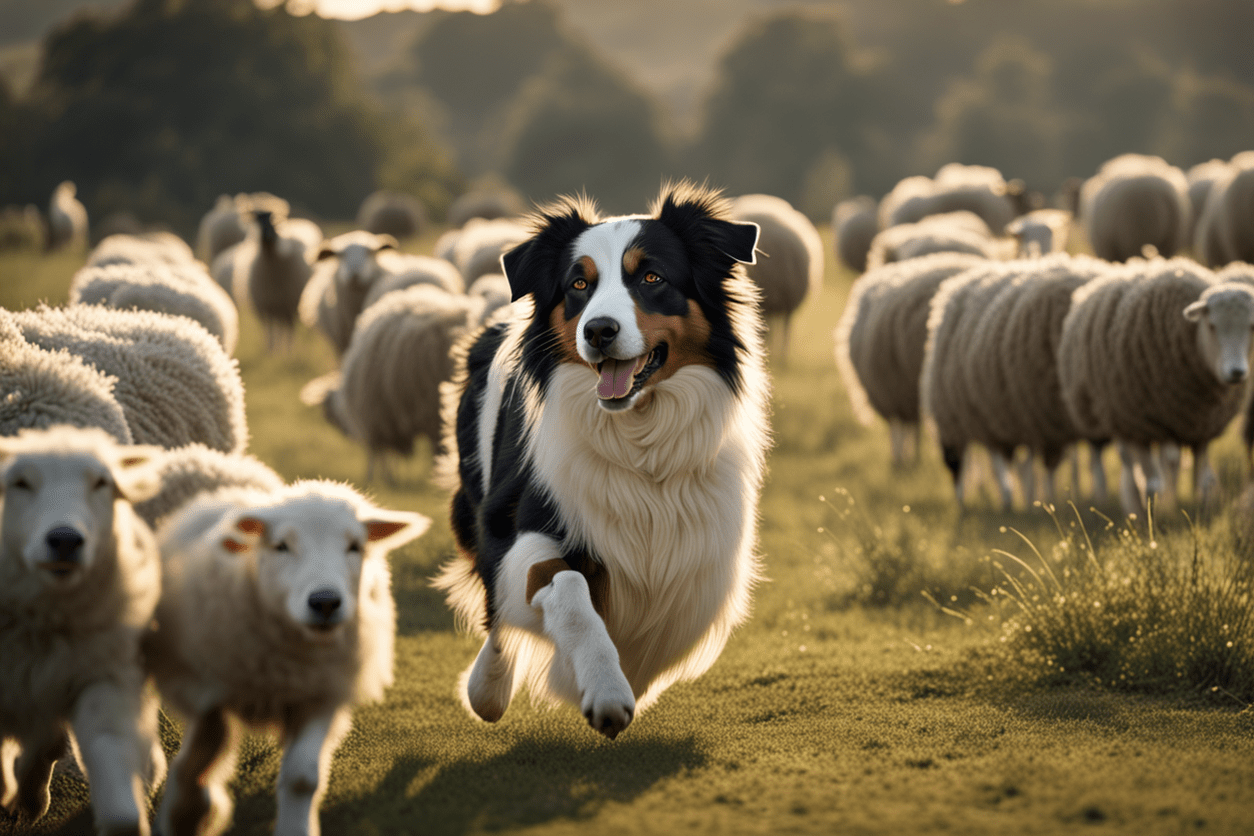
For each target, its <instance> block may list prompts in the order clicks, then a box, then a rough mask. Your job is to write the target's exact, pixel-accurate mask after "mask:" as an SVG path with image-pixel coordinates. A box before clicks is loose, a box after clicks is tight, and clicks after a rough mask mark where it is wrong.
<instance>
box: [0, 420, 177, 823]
mask: <svg viewBox="0 0 1254 836" xmlns="http://www.w3.org/2000/svg"><path fill="white" fill-rule="evenodd" d="M159 454H160V451H158V450H155V449H154V448H149V447H134V446H123V445H118V444H116V443H115V441H114V439H112V438H111V437H110V436H109V435H108V434H107V433H105V432H104V431H103V430H100V429H76V428H72V427H54V428H52V429H48V430H39V431H34V430H25V431H23V432H21V433H20V434H19V435H17V436H16V437H13V438H3V439H0V485H3V491H2V492H3V497H4V503H3V517H2V519H0V577H2V578H3V580H2V581H0V611H2V612H4V618H3V619H0V670H3V671H4V676H3V677H0V705H3V706H4V710H3V711H0V738H4V739H5V740H6V742H8V741H10V740H16V742H18V743H19V744H20V746H21V750H22V754H21V756H20V757H19V758H18V759H17V762H16V764H14V763H13V761H12V756H13V752H14V747H11V746H8V745H6V746H4V747H3V748H4V752H5V756H4V763H3V764H0V801H2V802H3V804H4V806H5V807H7V808H9V809H13V808H14V807H16V808H17V809H18V810H20V811H21V812H22V813H24V814H25V815H26V816H27V817H29V818H30V819H38V818H39V817H41V816H43V814H44V813H46V812H47V810H48V805H49V801H50V797H49V785H50V782H51V778H52V767H53V764H54V763H55V762H56V761H57V759H58V758H60V757H62V756H63V755H65V754H67V752H68V751H69V750H70V735H71V734H72V735H73V738H74V740H75V741H76V743H77V745H76V746H75V747H74V750H75V754H76V755H77V756H78V757H79V760H80V766H81V768H82V771H83V773H84V774H85V775H86V777H87V779H88V783H89V787H90V791H91V806H92V810H93V812H94V816H95V821H96V828H97V831H98V832H99V833H102V834H123V833H125V834H147V833H148V817H147V814H146V810H145V806H146V805H145V794H146V789H148V788H151V787H152V786H154V785H155V784H157V783H160V781H161V780H162V778H163V777H164V774H165V756H164V754H163V753H162V750H161V746H160V744H159V743H158V739H157V713H158V703H157V700H156V696H155V694H153V693H152V690H151V688H148V687H146V684H145V673H144V670H143V665H142V661H141V655H140V641H141V637H142V635H143V632H144V630H145V629H146V628H147V627H148V624H149V622H150V621H151V619H152V616H153V612H154V609H155V607H156V604H157V599H158V596H159V595H160V594H161V571H160V558H159V556H158V553H157V545H156V542H155V540H154V538H153V535H152V532H151V531H150V530H149V529H148V527H147V526H146V525H144V523H143V522H142V521H140V520H139V519H138V518H137V517H136V516H135V514H134V512H133V511H132V510H131V505H130V503H131V502H134V501H138V500H140V499H143V498H144V497H145V496H147V495H149V494H150V493H151V492H152V491H154V490H155V489H156V487H157V482H156V479H155V478H154V475H153V473H152V468H151V464H152V462H153V461H155V460H156V459H157V458H158V457H159ZM14 779H16V780H14Z"/></svg>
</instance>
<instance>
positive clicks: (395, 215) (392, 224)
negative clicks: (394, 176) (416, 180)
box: [357, 191, 429, 239]
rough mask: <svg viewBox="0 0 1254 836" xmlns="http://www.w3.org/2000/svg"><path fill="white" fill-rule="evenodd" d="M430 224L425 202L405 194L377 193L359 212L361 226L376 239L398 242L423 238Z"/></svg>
mask: <svg viewBox="0 0 1254 836" xmlns="http://www.w3.org/2000/svg"><path fill="white" fill-rule="evenodd" d="M428 223H429V222H428V220H427V209H426V207H425V206H423V205H422V202H421V201H419V200H418V199H417V198H416V197H413V196H412V195H407V194H402V193H401V192H389V191H377V192H374V193H372V194H371V195H369V196H368V197H367V198H366V199H365V200H363V201H362V202H361V208H360V209H358V210H357V226H359V227H361V228H362V229H364V230H366V231H367V232H371V233H374V234H375V235H390V236H392V237H393V238H396V239H402V238H412V237H414V236H415V235H421V234H422V232H423V231H424V230H425V229H426V228H427V226H428Z"/></svg>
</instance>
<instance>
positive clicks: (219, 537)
mask: <svg viewBox="0 0 1254 836" xmlns="http://www.w3.org/2000/svg"><path fill="white" fill-rule="evenodd" d="M429 524H430V520H428V519H427V518H426V517H424V516H422V515H421V514H415V513H408V512H402V511H386V510H383V509H380V508H377V507H375V506H374V505H372V504H371V503H370V502H369V501H368V500H366V499H365V498H364V497H363V496H361V494H359V493H357V492H356V491H354V490H353V489H352V488H350V487H348V486H347V485H340V484H335V483H331V482H297V483H296V484H294V485H292V486H291V487H289V488H282V489H279V490H277V491H274V492H261V491H249V490H243V489H238V488H236V489H227V490H224V491H219V492H216V493H212V494H205V495H202V496H201V497H199V498H197V499H195V500H193V501H192V502H191V503H189V504H188V505H186V506H184V508H183V509H182V510H181V511H179V512H178V513H176V514H175V515H174V516H172V517H171V518H170V519H168V520H167V521H166V523H165V524H163V525H162V526H161V528H160V530H159V531H158V540H159V544H160V547H161V556H162V562H163V569H164V572H165V578H166V581H165V587H164V589H163V591H162V595H161V600H160V603H159V604H158V607H157V619H156V624H157V628H156V630H155V631H153V632H152V633H151V634H150V635H149V637H148V640H147V641H146V643H145V652H146V653H147V654H148V659H149V664H150V666H151V668H152V670H153V672H154V674H155V676H156V679H157V683H158V686H159V688H160V690H161V693H162V696H163V697H164V698H165V700H166V702H167V703H168V704H169V705H170V706H171V707H173V708H174V709H175V710H176V711H177V712H178V713H180V714H182V715H184V716H185V717H186V719H187V725H186V727H185V730H184V734H183V743H182V746H181V748H180V749H179V753H178V756H177V757H176V758H175V759H174V762H173V763H172V764H171V766H170V778H169V781H167V782H166V790H165V797H164V798H163V800H162V803H161V808H160V810H159V811H158V814H157V820H158V824H159V827H160V829H161V831H162V832H163V833H165V834H166V836H183V835H184V834H200V835H201V836H216V834H218V833H220V832H222V831H223V830H225V829H226V827H227V826H228V825H229V823H230V818H231V800H230V797H229V796H228V795H227V791H226V783H227V780H228V779H229V778H230V777H231V773H232V772H233V771H234V763H235V756H236V751H237V747H238V743H239V731H240V727H241V725H246V726H250V727H253V728H258V729H270V730H276V731H279V732H280V733H281V736H282V740H283V757H282V761H281V764H280V766H279V776H278V786H277V792H276V794H277V797H278V817H277V820H276V822H275V826H274V831H275V832H276V833H280V834H314V836H316V834H317V833H319V831H320V823H319V817H318V808H319V804H320V802H321V798H322V795H323V793H324V792H325V791H326V787H327V781H328V777H329V773H330V768H331V757H332V755H333V754H334V752H335V749H336V748H337V747H338V746H339V743H340V741H341V740H343V738H344V735H345V734H347V733H348V730H349V727H350V725H351V722H352V719H351V710H352V707H353V706H355V705H360V704H362V703H366V702H374V701H377V700H379V699H381V698H382V697H383V693H384V690H385V689H386V688H387V687H388V686H389V685H391V684H392V677H393V670H392V669H393V644H394V641H395V634H396V614H395V605H394V603H393V600H392V593H391V589H390V586H391V578H390V574H389V571H388V562H387V554H388V552H389V551H391V550H392V549H394V548H396V547H398V546H401V545H403V544H405V543H407V542H409V541H411V540H413V539H414V538H415V537H418V536H420V535H421V534H422V533H423V532H424V531H425V530H426V528H427V527H428V525H429Z"/></svg>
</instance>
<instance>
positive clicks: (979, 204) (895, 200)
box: [879, 163, 1015, 235]
mask: <svg viewBox="0 0 1254 836" xmlns="http://www.w3.org/2000/svg"><path fill="white" fill-rule="evenodd" d="M961 210H966V211H969V212H974V213H975V214H977V215H979V216H980V218H981V219H982V220H983V221H984V223H985V224H986V225H987V226H988V228H989V230H991V232H992V234H994V235H1000V234H1001V232H1002V230H1003V229H1004V228H1005V226H1006V224H1008V223H1010V221H1011V220H1012V219H1013V218H1014V216H1015V205H1014V201H1013V200H1012V199H1011V197H1010V195H1009V194H1008V191H1007V184H1006V181H1005V179H1004V178H1003V177H1002V174H1001V172H999V171H998V170H997V169H995V168H989V167H988V166H978V165H962V164H960V163H949V164H948V165H945V166H942V167H941V169H940V170H939V171H937V172H936V176H935V177H934V178H931V177H924V176H921V175H916V176H914V177H907V178H905V179H904V180H902V181H901V182H899V183H898V184H897V185H896V186H894V187H893V189H892V191H890V192H889V193H888V194H887V195H885V196H884V198H883V200H881V201H880V208H879V225H880V229H888V228H889V227H891V226H896V225H897V224H903V223H917V222H919V221H921V220H922V219H923V218H925V217H927V216H928V215H940V214H945V213H947V212H957V211H961Z"/></svg>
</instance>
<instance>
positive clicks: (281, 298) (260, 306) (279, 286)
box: [234, 210, 322, 351]
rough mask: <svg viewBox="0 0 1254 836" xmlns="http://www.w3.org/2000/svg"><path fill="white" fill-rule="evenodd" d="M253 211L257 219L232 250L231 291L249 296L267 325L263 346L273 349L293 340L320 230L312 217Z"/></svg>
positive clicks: (237, 296) (254, 307)
mask: <svg viewBox="0 0 1254 836" xmlns="http://www.w3.org/2000/svg"><path fill="white" fill-rule="evenodd" d="M253 217H254V218H255V219H256V223H257V225H256V227H255V229H254V230H250V232H249V236H248V238H247V239H246V240H245V241H244V243H243V244H240V245H239V246H240V247H241V248H242V252H239V253H237V255H236V271H235V279H234V282H235V293H234V296H235V298H236V299H244V298H247V299H248V300H249V301H251V303H252V306H253V310H254V311H256V313H257V316H258V318H259V319H261V322H262V324H263V325H264V326H265V329H266V348H267V349H268V350H269V351H275V350H278V349H280V348H286V347H287V346H288V345H289V344H290V342H291V333H292V326H293V325H294V324H295V322H296V315H297V309H298V308H299V306H300V296H301V293H302V292H303V291H304V289H305V284H306V283H307V282H308V281H309V277H310V276H311V275H312V274H313V268H312V267H311V266H310V264H311V263H312V261H313V258H314V256H316V255H317V253H318V247H319V246H320V245H321V243H322V232H321V231H320V230H319V229H318V227H317V225H316V224H313V223H312V222H311V221H306V220H303V219H299V218H296V219H287V220H284V219H282V218H280V217H278V216H276V215H275V214H274V213H273V212H269V211H266V210H254V211H253Z"/></svg>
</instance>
